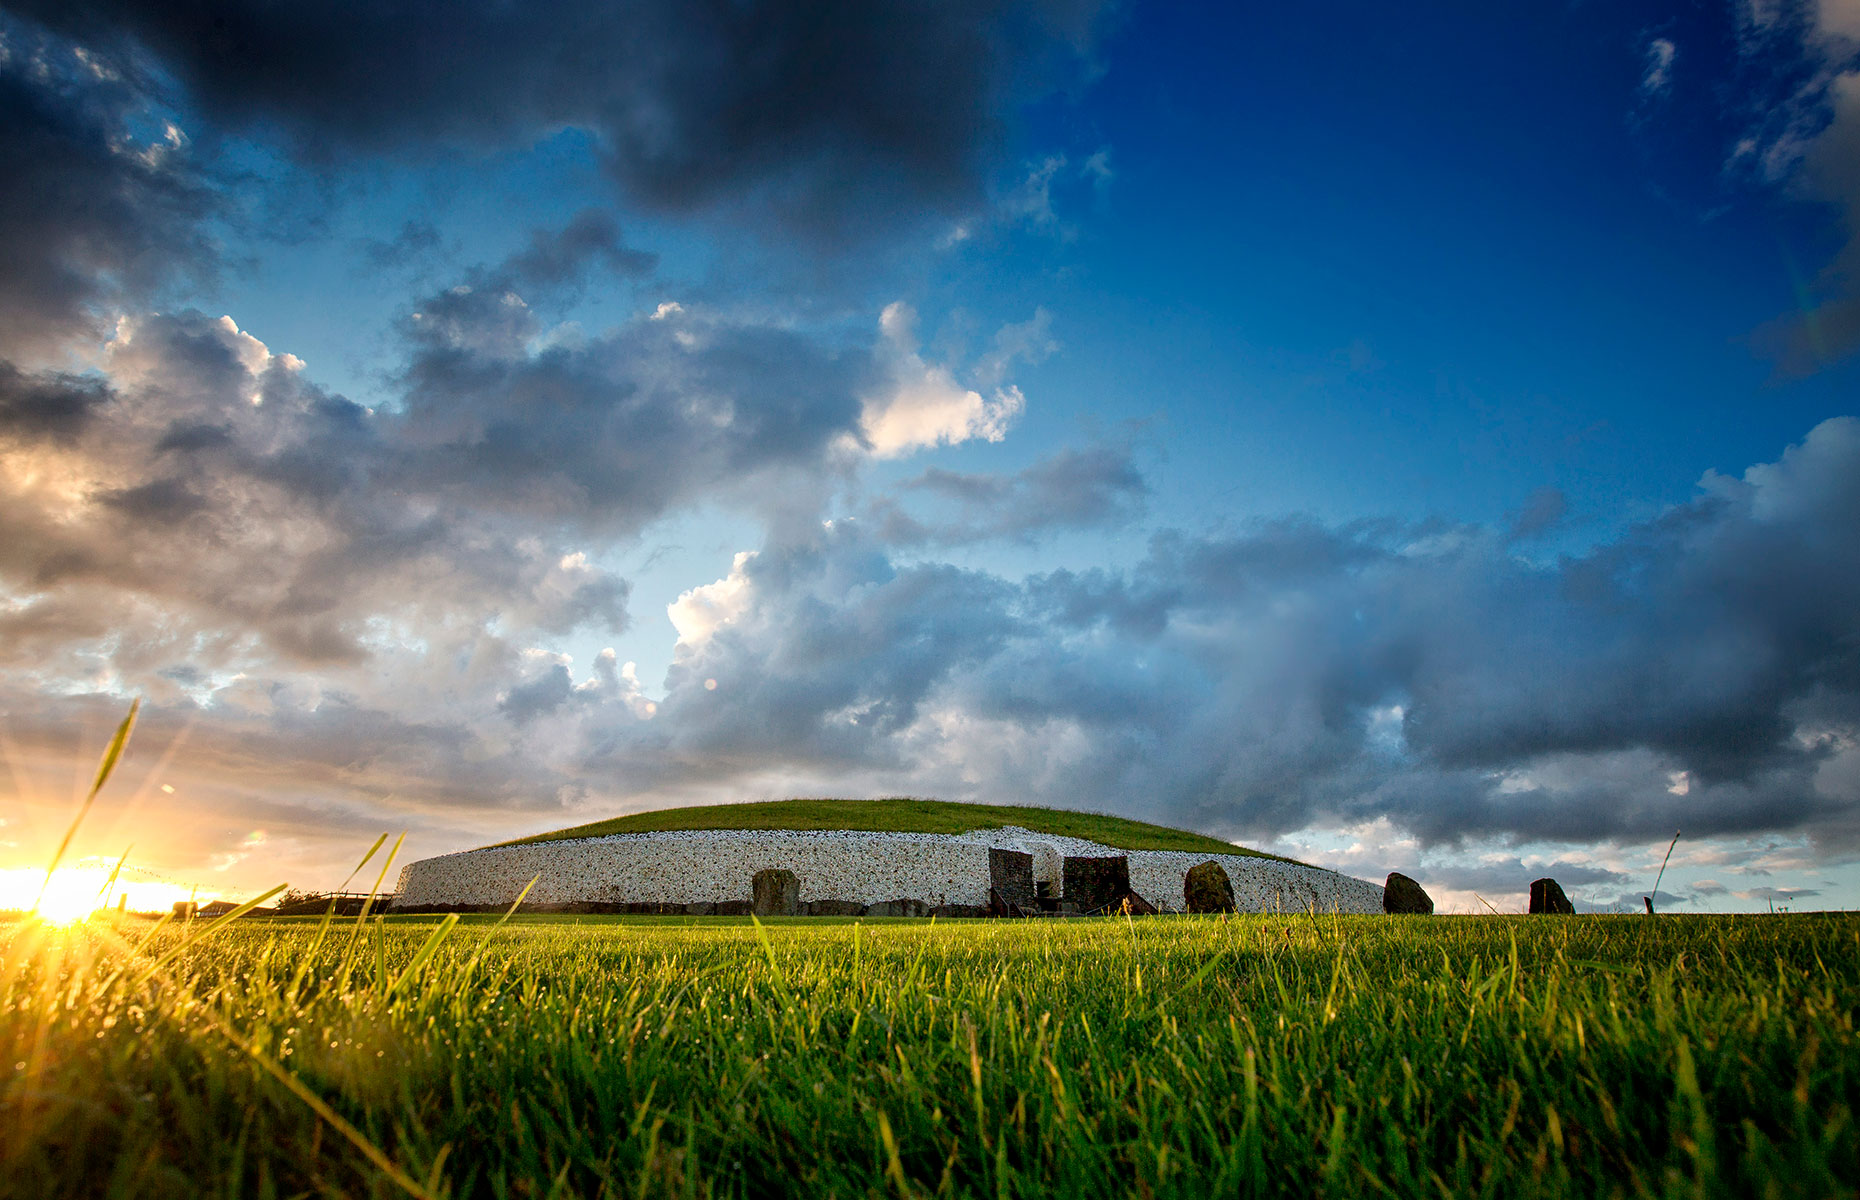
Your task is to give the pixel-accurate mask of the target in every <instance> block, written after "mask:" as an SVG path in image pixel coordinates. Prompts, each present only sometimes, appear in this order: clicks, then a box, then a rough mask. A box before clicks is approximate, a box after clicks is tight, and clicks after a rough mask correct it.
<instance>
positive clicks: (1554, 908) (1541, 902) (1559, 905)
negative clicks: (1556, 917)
mask: <svg viewBox="0 0 1860 1200" xmlns="http://www.w3.org/2000/svg"><path fill="white" fill-rule="evenodd" d="M1531 911H1532V912H1533V913H1566V914H1573V913H1574V912H1575V911H1576V906H1575V905H1573V904H1571V903H1570V902H1569V897H1568V896H1565V895H1564V894H1563V888H1562V886H1561V885H1560V884H1558V883H1557V881H1556V880H1554V879H1533V880H1531Z"/></svg>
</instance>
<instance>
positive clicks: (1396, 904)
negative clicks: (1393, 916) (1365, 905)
mask: <svg viewBox="0 0 1860 1200" xmlns="http://www.w3.org/2000/svg"><path fill="white" fill-rule="evenodd" d="M1382 911H1383V912H1385V913H1410V914H1419V915H1422V916H1428V915H1432V913H1433V911H1434V898H1433V897H1432V896H1430V895H1428V894H1427V890H1426V889H1425V888H1423V887H1422V886H1421V885H1420V884H1418V883H1416V882H1415V881H1414V880H1412V879H1410V878H1408V877H1407V876H1406V875H1403V874H1402V873H1401V872H1400V871H1391V872H1389V879H1388V882H1387V883H1385V884H1383V885H1382Z"/></svg>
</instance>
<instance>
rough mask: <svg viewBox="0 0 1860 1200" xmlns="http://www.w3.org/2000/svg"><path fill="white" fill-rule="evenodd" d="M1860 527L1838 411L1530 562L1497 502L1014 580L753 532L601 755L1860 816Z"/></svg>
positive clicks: (1198, 810) (1501, 829) (1173, 541)
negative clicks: (703, 629) (653, 707)
mask: <svg viewBox="0 0 1860 1200" xmlns="http://www.w3.org/2000/svg"><path fill="white" fill-rule="evenodd" d="M964 486H968V484H967V483H965V484H964ZM1857 539H1860V422H1855V421H1851V420H1840V421H1832V422H1829V423H1826V424H1824V425H1822V426H1820V427H1818V428H1817V429H1815V430H1814V431H1813V432H1812V433H1811V434H1810V435H1809V436H1808V438H1807V439H1806V440H1805V441H1804V442H1803V443H1802V444H1801V445H1799V446H1795V447H1792V448H1791V449H1790V450H1789V451H1788V452H1787V453H1786V454H1785V455H1784V456H1783V458H1782V459H1781V460H1780V461H1778V462H1776V463H1770V464H1763V465H1760V466H1757V467H1753V468H1752V469H1751V470H1750V471H1749V472H1747V473H1746V475H1745V476H1744V477H1743V478H1742V479H1729V478H1724V477H1720V476H1716V475H1709V476H1707V477H1706V479H1705V480H1704V481H1703V484H1702V487H1701V491H1700V494H1699V496H1698V497H1697V498H1696V499H1694V500H1693V501H1691V502H1690V503H1688V504H1685V505H1682V506H1679V507H1678V508H1675V509H1674V510H1672V511H1671V512H1670V513H1668V514H1667V515H1665V516H1663V517H1661V518H1659V519H1658V520H1655V521H1652V522H1649V523H1647V524H1644V525H1642V526H1638V527H1635V528H1633V529H1631V530H1629V531H1628V532H1627V533H1626V534H1625V535H1623V536H1622V537H1621V538H1620V539H1618V540H1617V541H1615V542H1613V543H1610V544H1607V545H1604V546H1602V547H1600V548H1598V549H1597V550H1595V551H1593V552H1591V553H1589V554H1587V555H1585V556H1582V557H1578V558H1570V559H1565V560H1562V561H1560V562H1558V563H1555V564H1552V565H1548V566H1537V565H1533V564H1531V563H1528V562H1526V561H1523V560H1520V559H1517V558H1515V557H1513V556H1512V555H1511V554H1510V553H1509V551H1508V550H1507V549H1506V546H1507V539H1506V538H1505V537H1504V536H1503V535H1502V534H1500V533H1497V532H1492V531H1482V530H1478V529H1468V528H1457V527H1435V528H1413V527H1403V526H1396V525H1374V524H1365V525H1358V526H1351V527H1345V528H1330V527H1324V526H1319V525H1316V524H1311V523H1301V522H1287V523H1280V524H1276V525H1266V526H1262V527H1260V528H1258V529H1256V530H1254V531H1252V532H1250V533H1247V534H1243V535H1237V536H1230V537H1219V538H1215V537H1201V538H1195V537H1187V536H1183V535H1168V536H1163V537H1159V538H1158V539H1157V540H1156V541H1155V543H1154V544H1153V546H1152V548H1151V552H1150V554H1149V556H1148V558H1147V559H1146V560H1145V561H1143V562H1142V563H1140V564H1138V565H1137V566H1135V567H1134V568H1132V569H1131V570H1129V571H1128V572H1108V571H1099V572H1091V573H1087V574H1083V575H1077V574H1069V573H1063V572H1062V573H1055V574H1051V575H1046V576H1041V577H1036V578H1034V579H1031V580H1029V581H1027V582H1026V583H1025V584H1022V585H1012V584H1009V583H1008V582H1007V581H1005V580H1001V579H999V578H995V577H992V576H987V575H977V574H972V573H963V572H956V571H954V570H953V569H951V568H929V567H901V566H899V565H897V564H894V563H892V562H891V560H890V559H889V557H888V555H887V553H886V552H885V550H884V548H883V547H884V543H883V542H882V541H881V540H878V539H877V538H875V537H874V536H873V535H872V534H869V533H867V532H865V531H863V530H861V529H860V528H859V526H858V525H857V524H856V523H842V524H840V525H838V526H836V527H834V528H833V529H830V530H824V531H821V532H820V533H819V534H818V535H817V536H816V537H814V538H813V539H812V540H811V541H804V542H802V543H797V544H787V545H776V546H771V547H770V548H768V549H765V550H764V551H763V553H762V554H761V555H758V556H756V557H753V558H751V559H749V560H747V561H746V563H745V564H744V565H743V567H742V568H741V584H742V585H743V586H744V587H745V588H746V589H747V595H748V597H749V598H748V600H747V602H746V604H745V606H744V611H743V615H741V616H739V617H736V618H735V619H733V620H728V621H725V622H723V623H722V624H721V625H720V626H719V627H718V628H717V629H716V631H715V632H714V633H711V634H709V635H708V636H703V637H700V638H698V639H696V640H695V641H694V642H693V643H692V644H689V645H687V646H686V647H684V652H683V654H682V656H681V659H680V661H679V663H678V664H677V665H676V666H675V667H674V669H673V671H672V673H671V676H670V677H669V680H668V682H669V683H670V687H671V692H670V695H669V696H668V697H667V699H666V701H665V703H664V704H663V705H662V707H661V711H660V717H659V719H658V721H657V722H655V723H653V724H651V725H650V726H640V727H637V728H636V729H634V728H631V727H629V730H624V731H620V732H619V733H616V734H615V735H613V736H610V737H609V738H608V739H607V740H606V741H605V742H603V743H602V744H601V745H600V746H599V750H598V754H597V761H599V762H600V763H602V764H606V765H608V766H623V768H624V769H625V770H628V771H631V770H636V769H637V770H642V771H649V772H651V773H653V774H654V775H655V777H657V778H664V777H666V775H667V774H668V773H669V774H670V775H672V776H676V774H677V772H678V771H679V770H681V769H689V770H691V771H693V772H697V771H703V772H706V773H715V772H717V771H718V770H720V769H722V770H724V771H725V772H726V773H727V771H728V770H730V769H732V768H729V767H721V768H720V766H719V764H728V763H736V764H748V763H756V764H760V765H764V766H766V765H767V764H769V763H788V764H791V765H792V766H793V767H794V768H795V769H796V770H803V771H811V772H815V773H817V774H820V773H824V774H825V775H826V776H827V777H829V778H830V777H831V776H832V773H833V772H838V773H839V774H840V777H841V778H846V777H856V778H861V779H881V780H892V779H895V780H900V781H904V780H909V781H913V782H912V784H911V786H916V787H918V788H920V789H924V790H936V789H939V788H942V789H946V790H950V791H955V792H959V793H962V794H985V795H986V797H987V798H990V799H997V800H1008V799H1016V798H1023V799H1024V798H1035V799H1042V800H1047V801H1056V802H1059V803H1062V804H1071V805H1082V806H1088V807H1101V808H1111V809H1115V810H1116V811H1122V812H1141V813H1147V814H1149V815H1154V816H1158V817H1161V818H1164V819H1173V820H1178V821H1184V822H1187V823H1191V824H1195V825H1198V826H1200V827H1203V828H1215V829H1221V830H1225V831H1230V832H1232V833H1235V834H1246V835H1250V836H1253V837H1258V836H1260V835H1269V834H1273V833H1280V832H1286V831H1291V830H1296V829H1300V828H1303V827H1305V826H1307V825H1309V824H1311V823H1313V822H1333V823H1345V824H1350V823H1355V822H1360V821H1367V820H1371V819H1375V818H1378V817H1386V818H1388V819H1390V820H1392V821H1394V822H1395V823H1396V824H1397V825H1399V826H1400V827H1402V828H1405V829H1407V830H1409V831H1411V832H1412V833H1414V834H1415V835H1417V836H1418V837H1420V838H1421V839H1422V840H1423V841H1424V842H1426V843H1429V844H1438V843H1451V842H1456V841H1459V840H1461V839H1463V838H1467V837H1480V836H1512V837H1517V838H1523V839H1547V840H1565V841H1592V840H1611V839H1612V840H1622V839H1626V840H1637V841H1639V840H1648V839H1654V838H1660V839H1663V838H1664V837H1666V836H1668V835H1670V833H1671V831H1672V830H1673V829H1674V828H1679V827H1683V828H1685V829H1686V830H1687V833H1688V835H1689V836H1691V835H1697V836H1710V835H1714V834H1739V833H1749V832H1753V831H1758V830H1784V829H1789V830H1798V831H1806V832H1808V833H1809V834H1811V835H1812V836H1814V837H1816V838H1817V839H1819V840H1820V841H1821V842H1823V843H1824V844H1828V845H1833V844H1836V843H1844V842H1846V841H1849V840H1852V838H1853V836H1854V834H1855V832H1856V826H1857V825H1860V821H1857V818H1860V793H1857V792H1856V789H1855V788H1854V786H1853V780H1854V779H1855V778H1856V777H1857V775H1860V773H1857V772H1856V771H1855V770H1854V766H1855V764H1854V763H1853V762H1852V761H1851V760H1852V759H1853V756H1854V754H1855V752H1854V751H1853V749H1852V747H1853V745H1854V744H1855V741H1856V738H1857V736H1860V722H1856V720H1855V713H1856V705H1855V700H1856V697H1860V624H1857V622H1860V615H1857V614H1860V540H1857ZM711 679H714V680H716V681H717V684H718V686H717V687H716V689H715V690H711V689H709V688H706V687H704V686H703V682H704V681H706V680H711ZM679 764H693V765H691V766H690V767H688V768H685V767H681V766H680V765H679ZM696 764H702V765H701V766H698V765H696ZM893 786H896V785H893Z"/></svg>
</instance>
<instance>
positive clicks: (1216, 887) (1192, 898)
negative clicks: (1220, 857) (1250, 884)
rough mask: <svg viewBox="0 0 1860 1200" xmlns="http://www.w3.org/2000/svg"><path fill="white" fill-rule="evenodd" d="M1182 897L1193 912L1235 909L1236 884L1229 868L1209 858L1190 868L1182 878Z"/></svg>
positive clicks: (1229, 910) (1216, 911)
mask: <svg viewBox="0 0 1860 1200" xmlns="http://www.w3.org/2000/svg"><path fill="white" fill-rule="evenodd" d="M1182 899H1183V901H1184V903H1185V904H1186V905H1187V907H1188V911H1189V912H1192V913H1218V912H1232V911H1234V884H1233V880H1231V879H1229V878H1227V869H1226V868H1225V867H1223V866H1221V864H1219V863H1217V862H1215V861H1214V860H1213V859H1209V860H1208V861H1207V862H1204V863H1201V864H1199V865H1197V866H1193V867H1190V868H1189V869H1188V876H1187V877H1186V878H1185V879H1183V880H1182Z"/></svg>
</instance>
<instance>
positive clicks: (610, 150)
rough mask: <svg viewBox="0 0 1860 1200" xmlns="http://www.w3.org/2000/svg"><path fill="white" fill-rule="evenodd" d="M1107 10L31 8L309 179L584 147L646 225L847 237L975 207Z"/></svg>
mask: <svg viewBox="0 0 1860 1200" xmlns="http://www.w3.org/2000/svg"><path fill="white" fill-rule="evenodd" d="M1098 7H1099V6H1098V5H1097V4H1095V3H1091V2H1089V0H1087V2H1085V3H1073V2H1070V0H1055V2H1052V3H1039V2H1029V3H1013V2H1002V3H991V2H988V0H977V2H972V3H957V4H944V5H933V6H928V7H926V6H922V5H913V4H903V3H893V2H884V3H852V2H850V0H841V2H835V3H830V4H828V5H826V6H824V7H823V6H822V5H819V4H812V5H804V4H793V3H785V2H777V3H765V4H756V5H746V6H727V7H724V8H701V7H693V6H691V5H688V4H677V3H648V4H634V5H628V6H625V7H623V8H618V9H613V8H608V7H604V6H600V5H586V4H571V3H563V2H548V3H537V4H529V5H521V6H511V5H507V4H499V3H492V2H490V0H468V2H465V3H459V4H453V5H448V6H446V8H445V9H444V11H443V13H439V12H436V11H429V10H428V9H426V8H422V7H417V6H416V7H407V6H403V5H390V4H385V3H377V2H368V0H361V2H353V3H342V4H336V5H332V6H328V7H320V8H317V9H314V10H301V11H300V10H296V9H285V8H279V7H277V6H275V5H271V4H265V3H258V2H251V3H244V2H237V0H235V2H231V3H214V4H202V3H180V4H171V5H158V6H153V7H151V6H148V5H140V4H131V3H124V2H121V0H75V2H65V0H60V2H59V3H50V2H47V0H23V2H22V3H21V4H20V5H19V6H18V8H19V10H20V11H22V12H26V13H29V14H31V15H32V16H33V17H34V18H36V19H37V20H39V21H42V22H45V23H46V24H48V25H51V26H53V27H55V28H57V29H59V30H60V31H61V32H63V33H65V34H66V35H68V36H70V37H73V38H77V39H80V40H83V41H85V42H86V43H88V44H92V45H97V46H102V47H105V48H108V49H110V50H112V51H116V52H120V53H122V54H125V55H128V54H131V53H139V54H143V55H147V56H149V57H151V58H152V59H153V60H154V61H155V62H157V63H159V64H160V65H161V67H162V68H163V69H164V70H166V71H167V72H169V73H171V74H172V75H173V77H175V78H176V79H178V80H179V81H180V83H181V84H182V86H183V88H184V89H185V91H186V94H187V96H188V97H189V99H190V101H191V102H192V103H193V104H194V105H196V106H198V108H199V109H200V110H201V111H202V112H203V113H204V114H206V116H207V117H208V118H209V119H211V120H212V121H213V122H215V123H216V124H217V125H219V126H221V127H223V128H227V129H231V130H235V131H241V132H256V133H266V132H271V131H276V132H277V133H281V134H283V135H284V136H285V137H286V138H288V139H289V141H290V142H291V144H293V145H294V146H295V147H296V149H297V152H298V153H299V154H300V155H302V156H305V157H307V158H310V159H312V160H315V159H317V158H328V157H331V156H334V155H339V154H341V153H343V152H361V153H398V152H402V151H406V150H409V149H411V150H412V151H414V152H422V151H424V150H426V149H428V148H430V147H432V146H435V145H451V146H458V147H465V148H470V149H479V148H488V147H501V146H511V145H527V144H531V143H533V142H534V141H535V140H536V139H537V138H539V137H541V136H546V135H548V134H551V133H553V132H555V131H557V130H560V129H562V128H564V127H574V128H579V129H583V130H586V131H587V132H588V133H589V134H591V135H592V137H593V139H594V141H595V143H596V144H597V146H598V147H599V149H600V152H601V154H602V156H603V158H604V159H605V161H606V164H607V167H608V169H609V171H610V172H611V174H612V175H613V177H614V178H615V179H616V180H617V181H618V182H619V183H620V184H621V185H622V186H623V187H624V188H625V189H626V191H627V192H628V194H629V195H630V196H632V197H633V198H634V199H635V200H636V201H637V202H640V203H644V204H647V205H651V206H656V207H658V208H661V209H666V210H676V211H688V210H691V209H693V208H699V207H705V206H710V205H714V204H719V203H730V204H733V205H737V206H739V207H740V208H741V209H742V211H743V212H744V213H745V214H750V213H756V214H763V213H772V214H775V216H776V217H777V218H778V219H779V220H780V221H781V222H782V223H784V224H785V225H787V226H789V227H801V228H804V229H811V230H815V231H821V232H832V233H838V232H844V231H846V230H849V229H852V228H855V227H857V226H860V225H862V224H865V223H868V222H870V221H872V220H874V219H880V218H884V219H890V218H898V217H911V218H912V219H914V218H915V217H916V216H918V215H921V214H923V213H925V212H926V211H945V212H948V211H955V210H958V209H960V208H962V207H963V206H965V205H966V204H968V203H969V202H970V201H971V200H972V199H973V198H974V197H975V196H976V195H978V194H979V185H980V181H981V178H982V176H983V173H984V171H985V169H986V164H987V161H988V159H989V157H990V156H991V155H992V153H993V152H994V150H995V147H996V145H997V143H998V142H999V141H1000V132H1001V126H1002V123H1003V120H1004V118H1005V115H1006V114H1007V113H1008V112H1009V111H1011V106H1012V105H1014V104H1016V103H1018V102H1019V101H1022V100H1025V99H1028V98H1031V97H1033V96H1037V95H1039V94H1043V93H1045V92H1046V91H1048V90H1050V89H1051V88H1053V87H1054V86H1056V85H1059V84H1062V83H1063V82H1065V81H1066V80H1068V79H1071V78H1075V77H1077V76H1078V75H1079V74H1080V72H1081V70H1082V69H1086V68H1087V63H1088V56H1089V51H1090V47H1091V43H1092V30H1093V26H1094V25H1095V18H1096V12H1097V9H1098Z"/></svg>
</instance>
